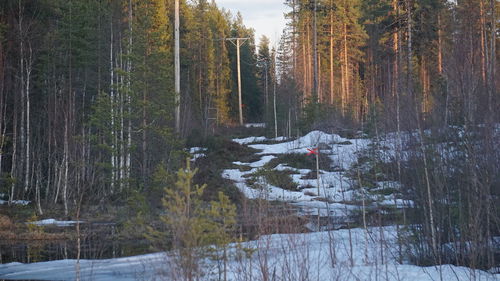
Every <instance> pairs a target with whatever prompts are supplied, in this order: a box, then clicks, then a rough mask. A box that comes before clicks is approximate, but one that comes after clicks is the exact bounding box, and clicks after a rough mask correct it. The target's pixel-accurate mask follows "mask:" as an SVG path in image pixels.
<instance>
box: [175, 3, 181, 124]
mask: <svg viewBox="0 0 500 281" xmlns="http://www.w3.org/2000/svg"><path fill="white" fill-rule="evenodd" d="M179 22H180V20H179V0H175V131H176V132H177V133H179V132H180V130H181V104H180V101H181V63H180V43H179V42H180V35H179V25H180V24H179Z"/></svg>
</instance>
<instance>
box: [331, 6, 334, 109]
mask: <svg viewBox="0 0 500 281" xmlns="http://www.w3.org/2000/svg"><path fill="white" fill-rule="evenodd" d="M331 5H332V7H333V2H331ZM333 74H334V73H333V11H330V104H332V105H333V103H334V94H333V79H334V75H333Z"/></svg>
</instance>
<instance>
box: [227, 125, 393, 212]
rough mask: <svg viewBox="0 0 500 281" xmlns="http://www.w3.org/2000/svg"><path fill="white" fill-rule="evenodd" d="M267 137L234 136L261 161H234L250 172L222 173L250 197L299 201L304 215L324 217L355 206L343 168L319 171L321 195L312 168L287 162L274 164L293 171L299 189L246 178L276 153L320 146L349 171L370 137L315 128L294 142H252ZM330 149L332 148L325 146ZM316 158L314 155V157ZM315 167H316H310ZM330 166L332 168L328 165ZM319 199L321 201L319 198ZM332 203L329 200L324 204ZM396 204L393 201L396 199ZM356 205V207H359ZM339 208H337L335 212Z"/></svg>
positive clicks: (303, 150)
mask: <svg viewBox="0 0 500 281" xmlns="http://www.w3.org/2000/svg"><path fill="white" fill-rule="evenodd" d="M266 140H268V139H266V138H265V137H248V138H242V139H233V141H235V142H237V143H239V144H242V145H248V146H249V147H251V148H254V149H258V150H260V151H259V152H258V153H257V154H258V155H263V156H262V157H261V159H260V160H258V161H255V162H252V163H243V162H240V161H236V162H233V164H235V165H240V166H249V167H251V168H254V169H251V170H250V171H244V172H242V171H240V170H238V169H227V170H224V171H223V173H222V176H223V177H224V178H226V179H230V180H232V181H233V182H234V183H235V185H236V187H237V188H238V189H239V190H240V191H241V192H242V193H243V194H244V195H245V196H246V197H247V198H249V199H257V198H262V199H266V200H276V201H282V202H288V203H292V204H296V203H299V205H297V206H298V207H300V210H301V211H300V212H301V213H303V214H318V213H319V214H320V215H322V216H323V215H324V216H330V215H332V212H339V210H341V211H342V212H343V211H344V210H346V209H349V210H350V209H353V208H354V206H345V205H346V204H345V203H341V202H345V201H352V200H353V194H354V191H353V190H352V187H353V182H352V180H351V179H349V178H348V177H347V176H346V174H345V172H344V171H338V172H329V171H325V170H320V188H319V194H318V186H317V185H318V181H317V180H316V179H305V176H306V175H308V174H309V173H310V172H311V171H312V170H311V169H296V168H293V167H289V166H287V165H284V164H279V165H278V166H276V167H275V169H276V170H278V171H285V170H287V171H292V172H293V174H291V178H292V180H293V181H294V182H295V183H296V184H297V185H298V187H299V189H300V191H290V190H286V189H282V188H280V187H279V186H272V185H270V184H268V183H266V182H265V180H264V179H263V178H259V186H260V187H261V188H259V189H255V188H253V187H250V186H248V185H247V184H246V183H245V179H246V178H245V177H246V176H248V175H251V174H253V173H255V172H256V171H257V170H256V169H255V168H260V167H263V166H264V165H265V164H267V163H269V161H271V160H272V159H274V158H276V156H275V155H278V154H287V153H299V154H307V153H309V151H308V149H313V148H317V147H319V146H321V149H322V150H320V153H324V154H327V155H328V156H329V157H330V158H331V159H332V161H333V163H334V165H336V166H339V167H342V168H343V169H344V170H347V169H349V168H350V167H351V165H352V164H354V163H355V162H356V161H357V157H358V156H357V152H358V151H362V150H363V149H366V148H367V147H368V145H369V144H370V140H367V139H346V138H342V137H340V136H339V135H336V134H327V133H324V132H321V131H312V132H310V133H308V134H307V135H305V136H303V137H301V138H298V139H296V140H292V141H285V138H283V137H280V138H274V139H270V140H273V141H282V142H281V143H275V144H252V143H255V142H263V141H266ZM325 148H329V149H325ZM311 157H313V156H311ZM311 168H313V167H311ZM328 168H330V167H328ZM318 200H319V201H318ZM325 202H329V203H325ZM393 204H394V200H393ZM356 208H357V206H356ZM335 210H337V211H335Z"/></svg>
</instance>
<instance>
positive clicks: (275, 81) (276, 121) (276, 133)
mask: <svg viewBox="0 0 500 281" xmlns="http://www.w3.org/2000/svg"><path fill="white" fill-rule="evenodd" d="M273 72H274V75H273V76H274V79H273V111H274V137H275V138H278V120H277V116H276V83H278V81H277V77H276V49H275V50H274V54H273Z"/></svg>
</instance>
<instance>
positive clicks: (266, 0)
mask: <svg viewBox="0 0 500 281" xmlns="http://www.w3.org/2000/svg"><path fill="white" fill-rule="evenodd" d="M215 2H216V3H217V6H218V7H220V8H225V9H226V10H230V11H231V13H232V14H233V15H236V13H237V12H238V11H240V12H241V14H242V16H243V23H244V24H245V26H246V27H251V28H253V29H255V43H256V44H259V38H260V37H261V35H266V36H267V37H269V38H270V39H271V46H274V44H278V41H279V39H280V36H281V33H282V30H283V29H284V28H285V17H284V16H283V13H285V11H286V10H287V7H286V6H285V5H284V4H283V2H284V1H283V0H215Z"/></svg>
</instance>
